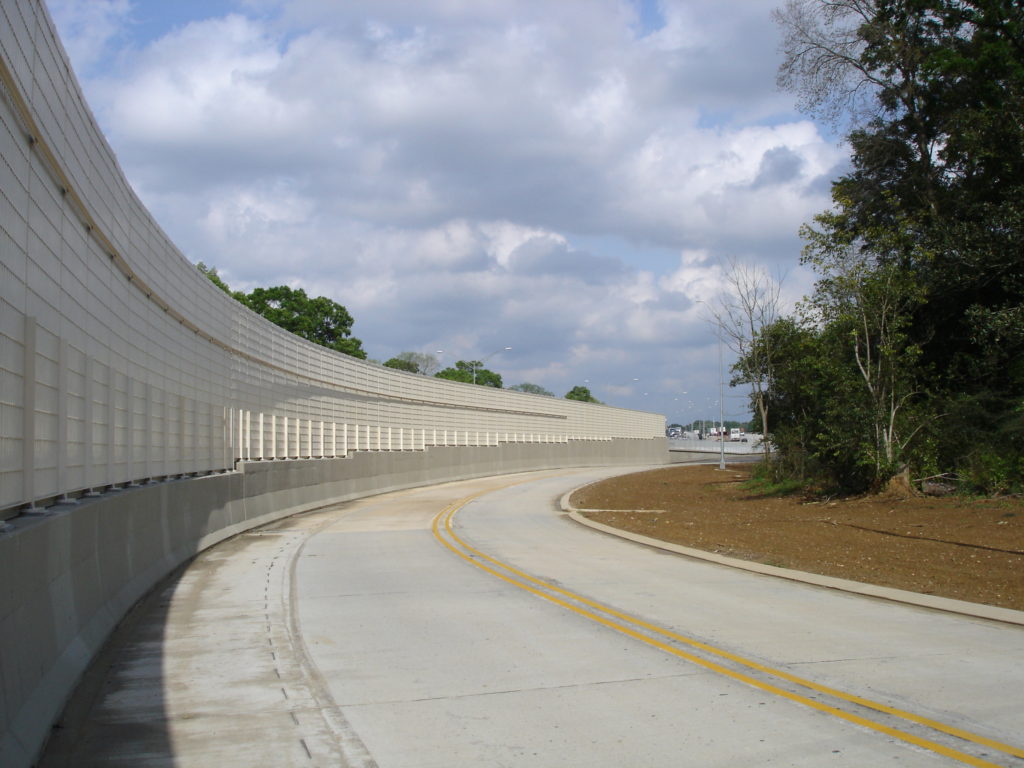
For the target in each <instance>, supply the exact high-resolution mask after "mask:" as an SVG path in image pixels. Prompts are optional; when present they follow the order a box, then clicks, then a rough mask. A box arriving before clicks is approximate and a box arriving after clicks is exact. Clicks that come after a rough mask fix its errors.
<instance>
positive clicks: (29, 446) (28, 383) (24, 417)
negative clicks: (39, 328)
mask: <svg viewBox="0 0 1024 768" xmlns="http://www.w3.org/2000/svg"><path fill="white" fill-rule="evenodd" d="M21 349H22V364H21V371H22V377H21V384H22V386H21V493H22V501H24V502H26V503H27V504H28V506H29V509H35V495H36V319H35V318H34V317H29V316H28V315H26V316H25V330H24V333H23V335H22V347H21Z"/></svg>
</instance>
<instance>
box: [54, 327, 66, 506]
mask: <svg viewBox="0 0 1024 768" xmlns="http://www.w3.org/2000/svg"><path fill="white" fill-rule="evenodd" d="M56 490H57V492H58V494H59V495H60V500H61V501H67V500H68V495H67V491H68V342H67V340H66V339H61V340H60V343H59V344H58V345H57V489H56Z"/></svg>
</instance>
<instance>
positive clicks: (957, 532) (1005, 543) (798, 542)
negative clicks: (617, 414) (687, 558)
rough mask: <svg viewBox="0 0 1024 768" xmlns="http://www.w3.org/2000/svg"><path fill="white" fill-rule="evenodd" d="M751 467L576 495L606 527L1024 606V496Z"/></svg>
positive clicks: (610, 485) (679, 472) (688, 473)
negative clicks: (907, 487) (825, 492)
mask: <svg viewBox="0 0 1024 768" xmlns="http://www.w3.org/2000/svg"><path fill="white" fill-rule="evenodd" d="M750 470H751V466H750V465H742V464H735V465H729V466H728V467H727V468H726V470H724V471H723V470H719V469H718V468H717V467H710V466H685V467H671V468H666V469H657V470H653V471H650V472H641V473H638V474H634V475H624V476H621V477H617V478H611V479H609V480H605V481H602V482H600V483H596V484H594V485H592V486H589V487H587V488H583V489H580V490H579V491H577V492H576V493H574V494H573V496H572V499H571V503H572V505H573V506H574V507H576V508H578V509H581V510H589V511H587V512H585V513H584V514H585V515H586V516H587V517H589V518H591V519H592V520H596V521H598V522H601V523H604V524H606V525H610V526H614V527H617V528H623V529H626V530H629V531H634V532H636V533H640V534H643V535H644V536H650V537H652V538H656V539H661V540H663V541H668V542H673V543H676V544H681V545H684V546H688V547H693V548H695V549H703V550H707V551H709V552H717V553H719V554H722V555H727V556H729V557H736V558H741V559H744V560H753V561H756V562H760V563H765V564H768V565H775V566H779V567H782V568H794V569H796V570H801V571H809V572H812V573H820V574H825V575H828V576H838V577H841V578H845V579H852V580H854V581H861V582H867V583H870V584H879V585H882V586H887V587H896V588H898V589H906V590H910V591H912V592H920V593H923V594H928V595H940V596H943V597H952V598H955V599H957V600H968V601H970V602H975V603H985V604H988V605H998V606H1002V607H1004V608H1014V609H1016V610H1024V500H1021V499H1019V498H1002V499H979V500H968V499H962V498H956V497H946V498H933V497H928V496H911V497H909V498H908V497H899V496H892V495H889V496H861V497H855V498H844V499H832V500H816V501H808V500H807V499H804V498H801V497H799V496H786V497H773V496H763V495H759V494H758V493H756V492H753V491H750V490H746V489H744V488H743V485H742V484H743V482H744V481H745V480H747V479H748V475H749V473H750Z"/></svg>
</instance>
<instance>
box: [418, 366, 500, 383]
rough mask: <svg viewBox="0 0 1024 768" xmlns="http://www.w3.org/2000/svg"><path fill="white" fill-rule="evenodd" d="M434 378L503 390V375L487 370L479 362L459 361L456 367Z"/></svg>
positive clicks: (439, 373)
mask: <svg viewBox="0 0 1024 768" xmlns="http://www.w3.org/2000/svg"><path fill="white" fill-rule="evenodd" d="M434 376H435V377H436V378H438V379H449V380H451V381H461V382H465V383H466V384H479V385H480V386H484V387H494V388H496V389H501V374H499V373H495V372H494V371H489V370H487V369H486V368H484V367H483V363H481V362H480V361H479V360H468V361H467V360H459V361H458V362H456V363H455V365H454V366H452V367H449V368H445V369H444V370H443V371H439V372H438V373H435V374H434Z"/></svg>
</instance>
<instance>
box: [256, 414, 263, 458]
mask: <svg viewBox="0 0 1024 768" xmlns="http://www.w3.org/2000/svg"><path fill="white" fill-rule="evenodd" d="M256 431H257V432H258V433H259V437H258V438H257V440H256V458H257V459H259V460H260V461H262V460H263V411H260V413H259V415H258V416H257V417H256Z"/></svg>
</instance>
